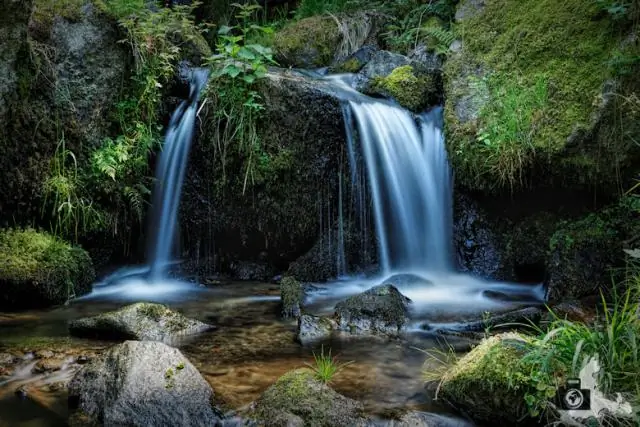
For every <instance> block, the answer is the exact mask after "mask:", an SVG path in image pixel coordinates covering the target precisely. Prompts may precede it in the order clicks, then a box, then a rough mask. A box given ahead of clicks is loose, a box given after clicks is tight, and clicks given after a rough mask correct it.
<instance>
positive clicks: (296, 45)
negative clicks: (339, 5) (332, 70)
mask: <svg viewBox="0 0 640 427" xmlns="http://www.w3.org/2000/svg"><path fill="white" fill-rule="evenodd" d="M341 39H342V35H341V34H340V31H339V29H338V25H337V23H336V21H335V19H333V18H331V17H328V16H314V17H311V18H305V19H301V20H300V21H297V22H294V23H292V24H290V25H288V26H286V27H284V28H283V29H281V30H280V31H278V32H277V33H276V34H275V36H274V39H273V51H274V53H275V59H276V61H278V63H279V64H280V65H282V66H285V67H286V66H290V67H300V68H317V67H324V66H328V65H330V64H331V62H332V61H333V59H334V56H335V53H336V50H337V48H338V46H339V44H340V40H341Z"/></svg>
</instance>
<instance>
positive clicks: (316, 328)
mask: <svg viewBox="0 0 640 427" xmlns="http://www.w3.org/2000/svg"><path fill="white" fill-rule="evenodd" d="M337 329H338V328H337V324H336V321H335V320H334V319H332V318H330V317H322V316H314V315H311V314H303V315H301V316H300V317H299V318H298V329H297V331H296V340H297V341H298V342H299V343H300V344H302V345H307V344H313V343H316V342H318V341H322V340H325V339H327V338H329V337H331V334H332V333H333V331H334V330H337Z"/></svg>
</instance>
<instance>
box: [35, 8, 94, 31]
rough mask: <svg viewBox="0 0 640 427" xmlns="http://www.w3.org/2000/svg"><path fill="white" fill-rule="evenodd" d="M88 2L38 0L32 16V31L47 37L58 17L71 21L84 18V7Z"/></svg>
mask: <svg viewBox="0 0 640 427" xmlns="http://www.w3.org/2000/svg"><path fill="white" fill-rule="evenodd" d="M85 2H86V0H36V1H34V5H33V13H32V14H31V29H32V30H34V31H36V32H37V33H39V34H41V35H42V36H47V35H48V34H49V32H50V31H51V27H52V26H53V20H54V19H55V18H56V16H58V17H61V18H64V19H67V20H69V21H72V22H74V21H79V20H80V19H81V18H82V6H83V5H84V4H85Z"/></svg>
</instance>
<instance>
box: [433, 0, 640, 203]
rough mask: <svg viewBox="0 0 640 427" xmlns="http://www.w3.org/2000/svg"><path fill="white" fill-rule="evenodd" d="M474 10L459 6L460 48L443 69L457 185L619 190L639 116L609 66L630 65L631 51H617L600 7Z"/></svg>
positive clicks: (505, 2) (498, 1) (570, 4)
mask: <svg viewBox="0 0 640 427" xmlns="http://www.w3.org/2000/svg"><path fill="white" fill-rule="evenodd" d="M478 3H479V2H476V1H473V0H465V1H463V2H461V3H460V5H459V9H458V10H459V11H465V13H461V14H459V15H460V16H462V15H464V19H461V20H459V22H458V23H457V24H456V26H455V31H456V33H457V34H458V35H460V38H461V40H463V42H462V43H461V45H460V46H458V48H457V49H456V51H455V52H453V53H452V54H451V55H450V57H449V59H448V61H447V62H446V64H445V70H444V71H445V97H446V99H447V103H446V106H445V122H446V133H447V144H448V148H449V154H450V159H451V162H452V166H453V168H454V169H455V171H456V179H457V181H458V182H459V183H460V184H461V185H463V186H465V187H467V188H469V189H474V190H482V191H495V192H497V191H509V190H519V189H522V188H525V187H531V186H550V185H565V186H567V185H570V186H572V187H574V188H587V187H593V186H594V185H595V186H597V187H598V188H602V189H606V190H607V191H610V190H612V189H613V188H615V185H616V183H617V182H618V179H619V176H620V173H622V174H623V175H626V174H628V173H630V172H629V171H628V168H629V167H630V166H631V165H632V164H633V162H634V160H636V159H637V156H638V154H637V150H635V151H634V149H635V147H633V144H632V143H631V142H630V141H632V140H633V139H635V140H637V139H638V135H640V125H638V118H639V117H640V116H639V114H640V112H639V111H640V109H639V108H638V102H637V98H634V97H633V96H631V97H630V96H629V95H630V94H632V93H634V92H637V88H638V82H637V79H635V80H634V79H632V78H631V77H630V74H629V71H628V70H625V71H624V72H621V71H620V70H618V69H616V67H615V66H612V64H613V63H615V62H616V61H617V58H620V57H623V58H633V57H636V56H637V55H638V53H639V48H638V46H637V44H636V45H633V44H627V45H625V46H626V47H623V45H624V43H623V40H624V38H625V37H626V35H625V31H624V29H619V28H618V29H617V28H615V23H614V22H613V21H612V19H611V18H610V17H609V16H608V15H607V14H606V13H604V12H603V11H602V10H601V9H600V7H599V6H598V4H597V2H587V3H585V2H584V1H582V0H569V1H566V2H556V1H553V0H543V1H539V2H535V3H533V4H530V5H529V4H528V5H527V6H526V7H523V5H522V2H519V1H517V0H488V1H485V2H482V4H483V5H484V6H483V7H481V8H478V7H476V6H477V5H478ZM470 11H472V12H473V13H469V12H470ZM621 52H622V53H621ZM634 64H635V65H632V66H631V67H630V68H632V69H633V70H635V71H636V72H637V70H638V66H640V64H639V63H638V62H637V61H636V62H635V63H634ZM614 93H617V94H621V95H622V96H617V95H614ZM614 123H615V124H614Z"/></svg>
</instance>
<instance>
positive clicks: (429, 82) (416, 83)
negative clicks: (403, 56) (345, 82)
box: [372, 65, 435, 111]
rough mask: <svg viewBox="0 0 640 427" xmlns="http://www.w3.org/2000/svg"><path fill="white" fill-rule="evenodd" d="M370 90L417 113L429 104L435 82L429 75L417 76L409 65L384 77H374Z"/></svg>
mask: <svg viewBox="0 0 640 427" xmlns="http://www.w3.org/2000/svg"><path fill="white" fill-rule="evenodd" d="M372 90H373V91H375V92H381V93H383V94H385V95H388V96H391V97H393V98H395V99H396V100H397V101H398V102H399V103H400V105H402V106H403V107H406V108H408V109H410V110H413V111H419V110H420V109H422V108H424V107H425V106H426V105H427V104H428V103H429V100H430V99H429V98H430V94H431V93H433V92H434V91H435V82H434V81H433V78H432V77H431V76H430V75H420V76H417V75H416V73H415V71H414V69H413V68H412V67H411V66H410V65H403V66H401V67H398V68H396V69H394V70H393V71H392V72H391V74H389V75H388V76H386V77H376V78H375V79H374V80H373V82H372Z"/></svg>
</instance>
